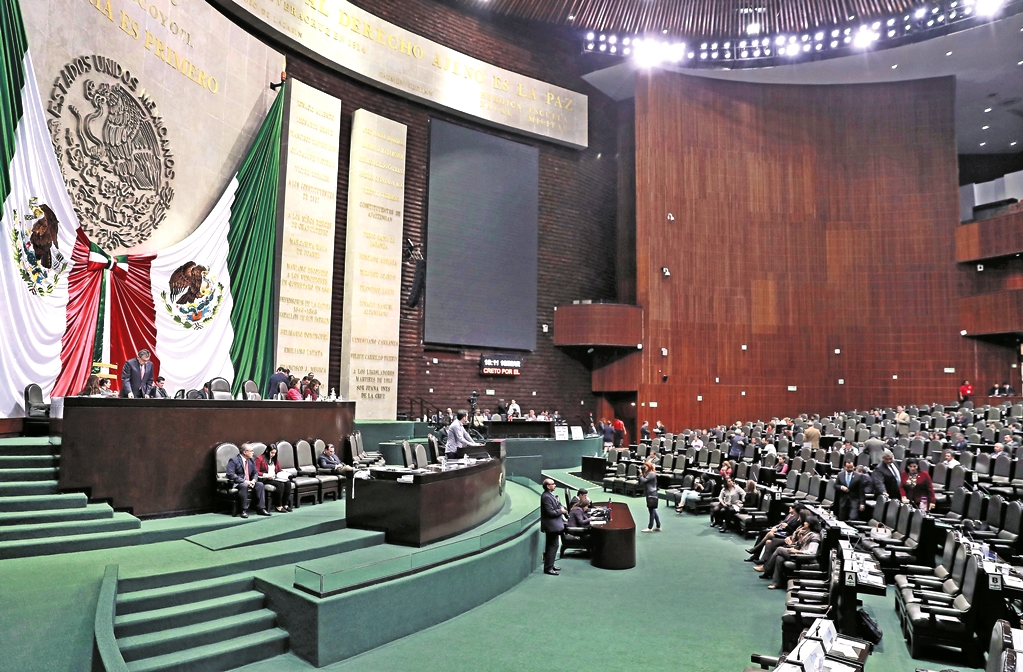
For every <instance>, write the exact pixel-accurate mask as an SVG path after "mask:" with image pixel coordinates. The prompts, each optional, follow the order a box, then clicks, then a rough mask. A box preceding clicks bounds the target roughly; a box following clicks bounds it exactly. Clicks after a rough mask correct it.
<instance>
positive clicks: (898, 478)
mask: <svg viewBox="0 0 1023 672" xmlns="http://www.w3.org/2000/svg"><path fill="white" fill-rule="evenodd" d="M870 479H871V480H872V481H874V493H875V494H877V495H881V494H885V493H887V495H888V497H890V498H891V499H894V500H896V501H898V500H901V499H902V493H901V492H900V490H899V488H900V487H901V484H902V474H900V473H899V470H898V469H897V468H896V467H895V456H894V455H892V451H890V450H885V451H884V454H882V455H881V464H879V465H877V467H876V468H875V469H874V473H872V474H871V475H870Z"/></svg>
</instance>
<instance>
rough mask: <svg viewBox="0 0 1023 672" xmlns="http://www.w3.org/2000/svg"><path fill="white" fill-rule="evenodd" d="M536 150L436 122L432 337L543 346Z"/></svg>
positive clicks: (430, 251)
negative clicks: (539, 323) (538, 328)
mask: <svg viewBox="0 0 1023 672" xmlns="http://www.w3.org/2000/svg"><path fill="white" fill-rule="evenodd" d="M538 182H539V152H538V151H537V149H536V148H535V147H530V146H528V145H523V144H520V143H517V142H511V141H510V140H503V139H501V138H496V137H494V136H492V135H487V134H486V133H480V132H478V131H472V130H469V129H467V128H464V127H462V126H457V125H455V124H449V123H446V122H443V121H437V120H436V119H433V120H431V121H430V187H429V201H428V203H429V205H428V208H427V229H426V325H425V333H424V340H425V341H426V342H427V343H438V344H446V345H467V346H480V347H489V348H506V349H510V350H533V349H534V348H535V347H536V274H537V267H536V264H537V262H536V255H537V253H536V248H537V199H538V191H539V184H538Z"/></svg>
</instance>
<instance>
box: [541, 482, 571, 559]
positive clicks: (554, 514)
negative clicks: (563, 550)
mask: <svg viewBox="0 0 1023 672" xmlns="http://www.w3.org/2000/svg"><path fill="white" fill-rule="evenodd" d="M555 487H557V486H555V485H554V481H552V480H551V479H549V478H548V479H547V480H545V481H544V482H543V494H542V495H540V529H541V530H542V531H543V533H544V535H545V536H546V537H547V543H546V545H545V546H544V549H543V573H544V574H550V575H551V576H557V575H558V574H560V573H561V568H560V567H555V566H554V558H556V557H557V555H558V542H559V541H560V540H561V532H562V530H564V529H565V519H564V518H562V516H563V515H565V514H566V513H568V511H566V510H565V507H563V506H562V505H561V502H559V501H558V498H557V496H556V495H555V494H554V488H555Z"/></svg>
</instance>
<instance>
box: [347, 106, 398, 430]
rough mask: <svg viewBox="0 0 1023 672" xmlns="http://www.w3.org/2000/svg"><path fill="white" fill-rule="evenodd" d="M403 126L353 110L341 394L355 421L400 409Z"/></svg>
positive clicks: (391, 414)
mask: <svg viewBox="0 0 1023 672" xmlns="http://www.w3.org/2000/svg"><path fill="white" fill-rule="evenodd" d="M405 137H406V128H405V125H404V124H399V123H398V122H396V121H391V120H390V119H385V118H384V117H381V116H378V115H376V114H373V113H372V112H367V111H366V110H356V111H355V117H354V119H353V121H352V154H351V159H350V164H349V168H348V231H347V238H346V240H347V242H346V247H345V301H344V318H343V319H344V322H343V326H342V328H341V390H342V394H344V396H345V399H351V400H352V401H355V402H356V404H355V417H356V419H361V420H370V419H373V420H381V419H385V420H386V419H390V418H393V417H394V414H395V413H396V412H397V409H398V386H397V382H398V329H399V324H400V322H399V320H400V312H399V308H400V307H399V305H398V304H399V302H400V301H401V249H402V247H401V244H402V238H401V231H402V212H403V210H404V208H405Z"/></svg>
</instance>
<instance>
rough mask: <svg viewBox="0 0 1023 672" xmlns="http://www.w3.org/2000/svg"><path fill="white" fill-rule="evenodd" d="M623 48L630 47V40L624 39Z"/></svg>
mask: <svg viewBox="0 0 1023 672" xmlns="http://www.w3.org/2000/svg"><path fill="white" fill-rule="evenodd" d="M622 46H625V47H627V46H629V38H627V37H626V38H624V39H623V40H622Z"/></svg>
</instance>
